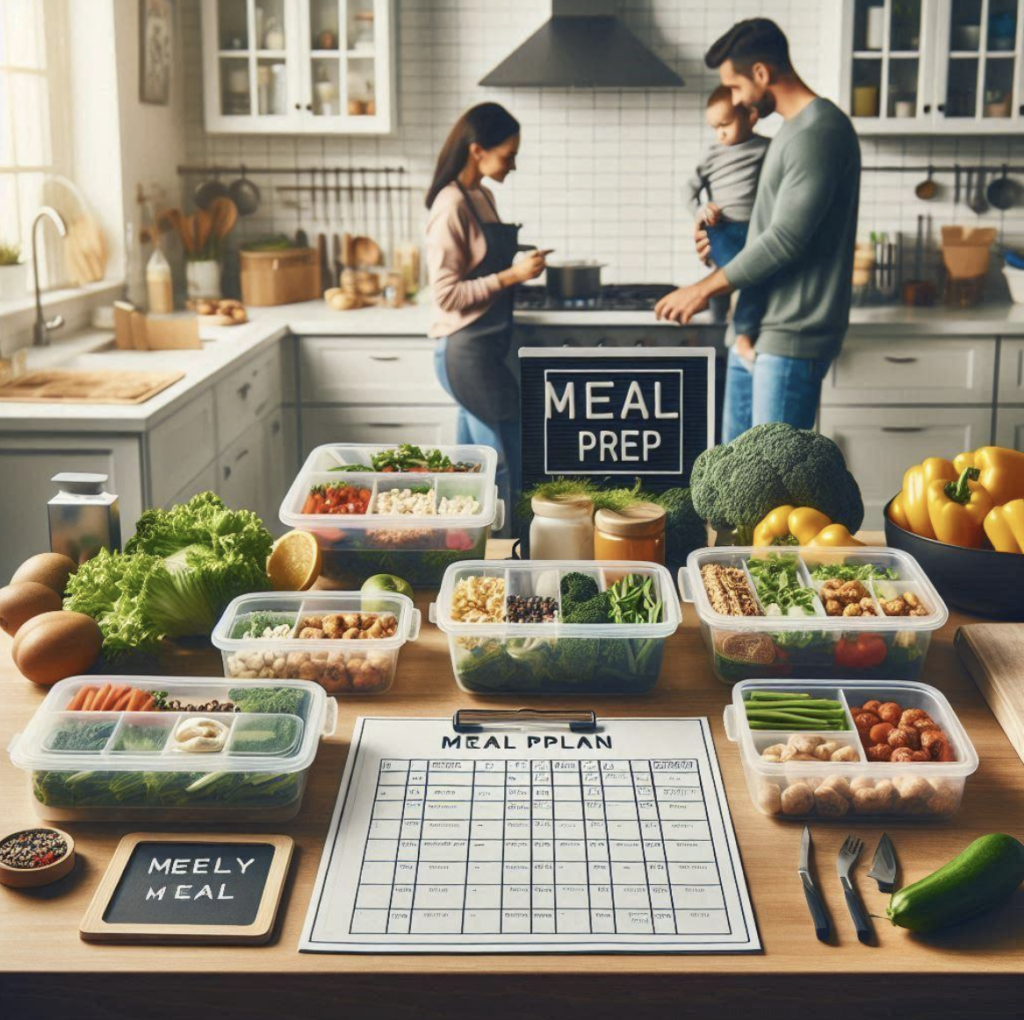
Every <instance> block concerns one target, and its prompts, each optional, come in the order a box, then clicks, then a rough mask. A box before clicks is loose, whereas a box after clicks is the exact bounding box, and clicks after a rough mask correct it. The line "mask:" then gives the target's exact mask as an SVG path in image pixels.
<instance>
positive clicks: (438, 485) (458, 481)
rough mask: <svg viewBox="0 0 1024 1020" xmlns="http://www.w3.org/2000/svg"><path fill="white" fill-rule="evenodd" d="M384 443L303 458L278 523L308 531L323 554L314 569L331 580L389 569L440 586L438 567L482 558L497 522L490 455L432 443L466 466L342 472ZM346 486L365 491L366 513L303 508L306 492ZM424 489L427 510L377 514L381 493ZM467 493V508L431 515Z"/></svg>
mask: <svg viewBox="0 0 1024 1020" xmlns="http://www.w3.org/2000/svg"><path fill="white" fill-rule="evenodd" d="M391 449H394V447H389V446H362V445H358V444H344V443H339V444H329V445H326V446H319V447H317V448H316V449H315V450H313V451H312V453H310V455H309V456H308V457H307V458H306V462H305V464H304V465H303V466H302V468H301V470H300V471H299V473H298V475H297V476H296V478H295V481H294V482H293V483H292V486H291V488H290V489H289V490H288V493H287V494H286V495H285V497H284V501H283V502H282V503H281V509H280V518H281V522H282V523H283V524H285V525H287V526H288V527H289V528H295V529H298V530H301V531H308V532H310V533H311V534H313V535H315V536H316V539H317V542H318V544H319V546H320V549H321V552H322V555H323V569H322V574H323V576H324V577H325V578H327V579H328V580H330V581H332V582H333V583H335V584H339V585H343V586H346V587H358V586H359V585H360V584H362V582H363V581H365V580H366V578H368V577H370V576H372V575H373V574H379V573H392V574H397V575H398V576H399V577H402V578H404V579H405V580H407V581H408V582H409V583H410V584H430V585H436V584H438V583H440V580H441V577H442V575H443V574H444V571H445V568H446V567H447V566H449V565H450V564H451V563H456V562H459V561H460V560H466V559H473V558H479V557H482V556H483V555H484V553H485V551H486V545H487V539H488V537H489V536H490V532H491V529H492V528H494V529H500V528H501V527H502V525H503V524H504V519H505V507H504V503H503V502H502V500H500V499H499V498H498V494H497V487H496V486H495V482H494V476H495V471H496V468H497V454H496V452H495V451H494V450H493V449H492V448H491V447H487V446H466V445H461V446H440V447H437V448H436V449H438V450H440V451H441V453H443V454H445V455H446V456H447V457H449V458H450V460H451V461H452V462H453V464H466V465H471V466H472V468H473V470H471V471H440V472H428V471H423V472H419V471H415V472H412V471H410V472H388V471H343V470H338V469H340V468H342V467H344V466H346V465H352V466H355V465H367V466H368V465H370V462H371V460H372V458H373V456H374V455H376V454H379V453H382V452H384V451H386V450H391ZM321 485H341V486H343V485H351V486H354V487H356V488H358V489H360V490H361V491H362V492H365V493H369V497H368V501H367V507H368V509H367V511H366V512H361V513H351V514H331V513H305V512H304V510H305V506H306V500H307V497H308V496H309V494H310V491H311V489H313V488H314V487H315V486H321ZM424 486H426V487H429V490H430V493H431V502H430V505H431V508H432V510H433V511H434V512H432V513H423V514H410V513H392V512H390V511H389V512H387V513H380V512H378V510H377V507H378V504H379V496H380V494H381V493H384V492H390V491H392V490H394V489H410V490H413V489H417V488H422V487H424ZM456 496H468V497H471V498H472V499H474V500H475V501H476V503H477V504H478V507H477V509H476V512H475V513H444V514H442V513H439V512H437V511H438V509H439V504H440V503H441V502H442V501H443V500H444V499H445V498H448V499H451V498H453V497H456Z"/></svg>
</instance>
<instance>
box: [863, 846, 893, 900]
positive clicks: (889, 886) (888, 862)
mask: <svg viewBox="0 0 1024 1020" xmlns="http://www.w3.org/2000/svg"><path fill="white" fill-rule="evenodd" d="M868 877H869V878H873V879H874V880H875V881H876V882H877V883H878V891H879V892H884V893H891V892H892V891H893V887H894V884H895V882H896V847H895V846H893V843H892V840H891V839H889V835H888V833H885V832H883V833H882V838H881V839H880V840H879V841H878V849H876V850H875V856H874V859H873V860H872V862H871V870H870V871H869V872H868Z"/></svg>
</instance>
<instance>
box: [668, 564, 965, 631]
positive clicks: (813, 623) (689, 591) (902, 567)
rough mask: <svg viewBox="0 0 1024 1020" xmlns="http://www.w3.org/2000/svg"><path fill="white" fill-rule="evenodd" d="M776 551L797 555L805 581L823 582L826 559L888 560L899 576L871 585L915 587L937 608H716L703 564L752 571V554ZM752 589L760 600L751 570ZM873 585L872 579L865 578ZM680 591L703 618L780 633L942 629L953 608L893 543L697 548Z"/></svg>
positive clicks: (683, 573) (808, 583) (736, 628)
mask: <svg viewBox="0 0 1024 1020" xmlns="http://www.w3.org/2000/svg"><path fill="white" fill-rule="evenodd" d="M766 555H768V556H770V555H782V556H785V555H794V556H796V557H797V560H798V564H799V568H798V573H799V576H800V578H801V579H802V583H803V584H804V585H806V586H809V587H814V588H818V587H820V586H821V585H822V584H824V583H825V580H823V579H821V578H819V579H815V578H814V576H813V572H814V570H815V569H816V568H817V567H818V566H821V565H823V564H826V563H833V564H844V565H846V564H873V565H878V566H882V567H884V568H886V569H888V570H889V571H891V572H892V573H894V574H895V575H896V577H895V578H879V579H877V580H874V581H872V582H871V583H870V589H871V590H872V591H874V592H876V593H877V595H878V596H879V597H881V596H882V594H883V592H884V593H885V594H886V596H887V597H891V595H889V594H888V593H889V590H890V589H892V594H899V590H900V589H901V587H904V586H905V589H906V590H913V592H914V593H915V594H916V595H917V596H918V597H919V598H920V600H921V602H922V603H923V604H924V605H925V606H927V607H928V608H930V609H931V612H930V613H929V614H928V615H927V616H886V615H884V613H883V614H881V615H877V616H828V615H826V614H825V610H824V608H820V609H819V613H818V615H813V616H812V615H803V616H776V615H767V614H762V615H761V616H731V615H729V614H728V613H720V612H717V611H716V610H715V609H714V608H712V605H711V600H710V599H709V598H708V593H707V591H706V590H705V588H704V581H703V579H702V577H701V569H702V568H703V567H705V566H707V565H709V564H712V563H720V564H722V565H723V566H731V567H738V568H739V569H741V570H743V571H744V572H747V568H746V563H747V561H748V560H749V559H751V558H752V557H763V556H766ZM748 581H749V584H750V590H751V592H752V593H753V594H754V597H755V601H757V602H758V605H759V606H760V600H759V598H758V596H757V591H756V586H755V584H754V581H753V579H752V578H750V576H749V573H748ZM862 583H864V584H865V585H868V582H867V581H864V582H862ZM679 591H680V594H681V595H682V596H683V599H684V600H685V601H687V602H693V603H694V604H695V606H696V608H697V615H698V616H699V617H700V619H701V622H703V623H706V624H708V625H710V626H713V627H718V628H723V629H726V630H729V631H731V632H733V633H738V632H742V631H753V632H755V633H776V632H778V631H811V630H813V631H842V632H853V633H856V632H858V631H870V632H872V633H877V632H882V633H889V632H892V631H932V630H938V629H939V628H940V627H942V626H943V625H944V624H945V623H946V621H947V620H948V619H949V610H948V609H947V608H946V603H945V602H943V600H942V596H941V595H939V593H938V592H937V591H936V590H935V586H934V585H933V584H932V583H931V581H929V580H928V576H927V575H926V574H925V572H924V571H923V570H922V569H921V567H920V565H919V564H918V562H917V560H916V559H914V557H913V556H911V555H910V554H909V553H905V552H903V551H902V550H901V549H892V548H890V547H888V546H856V547H853V546H851V547H849V548H841V547H840V548H818V547H815V546H795V545H794V546H767V547H762V546H758V547H755V546H714V547H708V548H704V549H695V550H694V551H693V552H691V553H690V555H689V556H688V557H687V558H686V566H685V567H681V568H680V570H679Z"/></svg>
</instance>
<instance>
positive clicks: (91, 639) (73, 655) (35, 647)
mask: <svg viewBox="0 0 1024 1020" xmlns="http://www.w3.org/2000/svg"><path fill="white" fill-rule="evenodd" d="M102 643H103V635H102V634H101V633H100V628H99V624H97V623H96V621H95V620H94V619H93V618H92V617H91V616H86V615H85V613H72V612H68V611H66V610H61V611H59V612H56V613H42V614H40V615H39V616H34V617H33V618H32V619H31V620H30V621H29V624H28V626H26V627H22V628H21V630H20V631H19V633H18V636H17V637H16V638H15V639H14V644H13V646H12V648H11V654H12V656H13V657H14V664H15V665H16V666H17V667H18V669H19V670H21V672H22V675H23V676H26V677H28V679H29V680H31V681H32V682H33V683H37V684H42V685H43V686H44V687H49V686H50V685H51V684H55V683H56V682H57V681H58V680H63V679H64V678H65V677H69V676H75V674H77V673H84V672H85V670H87V669H88V668H89V667H90V666H91V665H92V664H93V663H94V662H95V661H96V659H97V657H98V656H99V654H100V645H101V644H102Z"/></svg>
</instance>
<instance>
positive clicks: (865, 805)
mask: <svg viewBox="0 0 1024 1020" xmlns="http://www.w3.org/2000/svg"><path fill="white" fill-rule="evenodd" d="M881 808H882V800H881V798H880V797H879V796H878V791H877V790H875V789H873V788H872V789H870V790H868V789H861V790H854V792H853V810H854V813H855V814H858V815H875V814H879V813H880V812H881Z"/></svg>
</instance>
